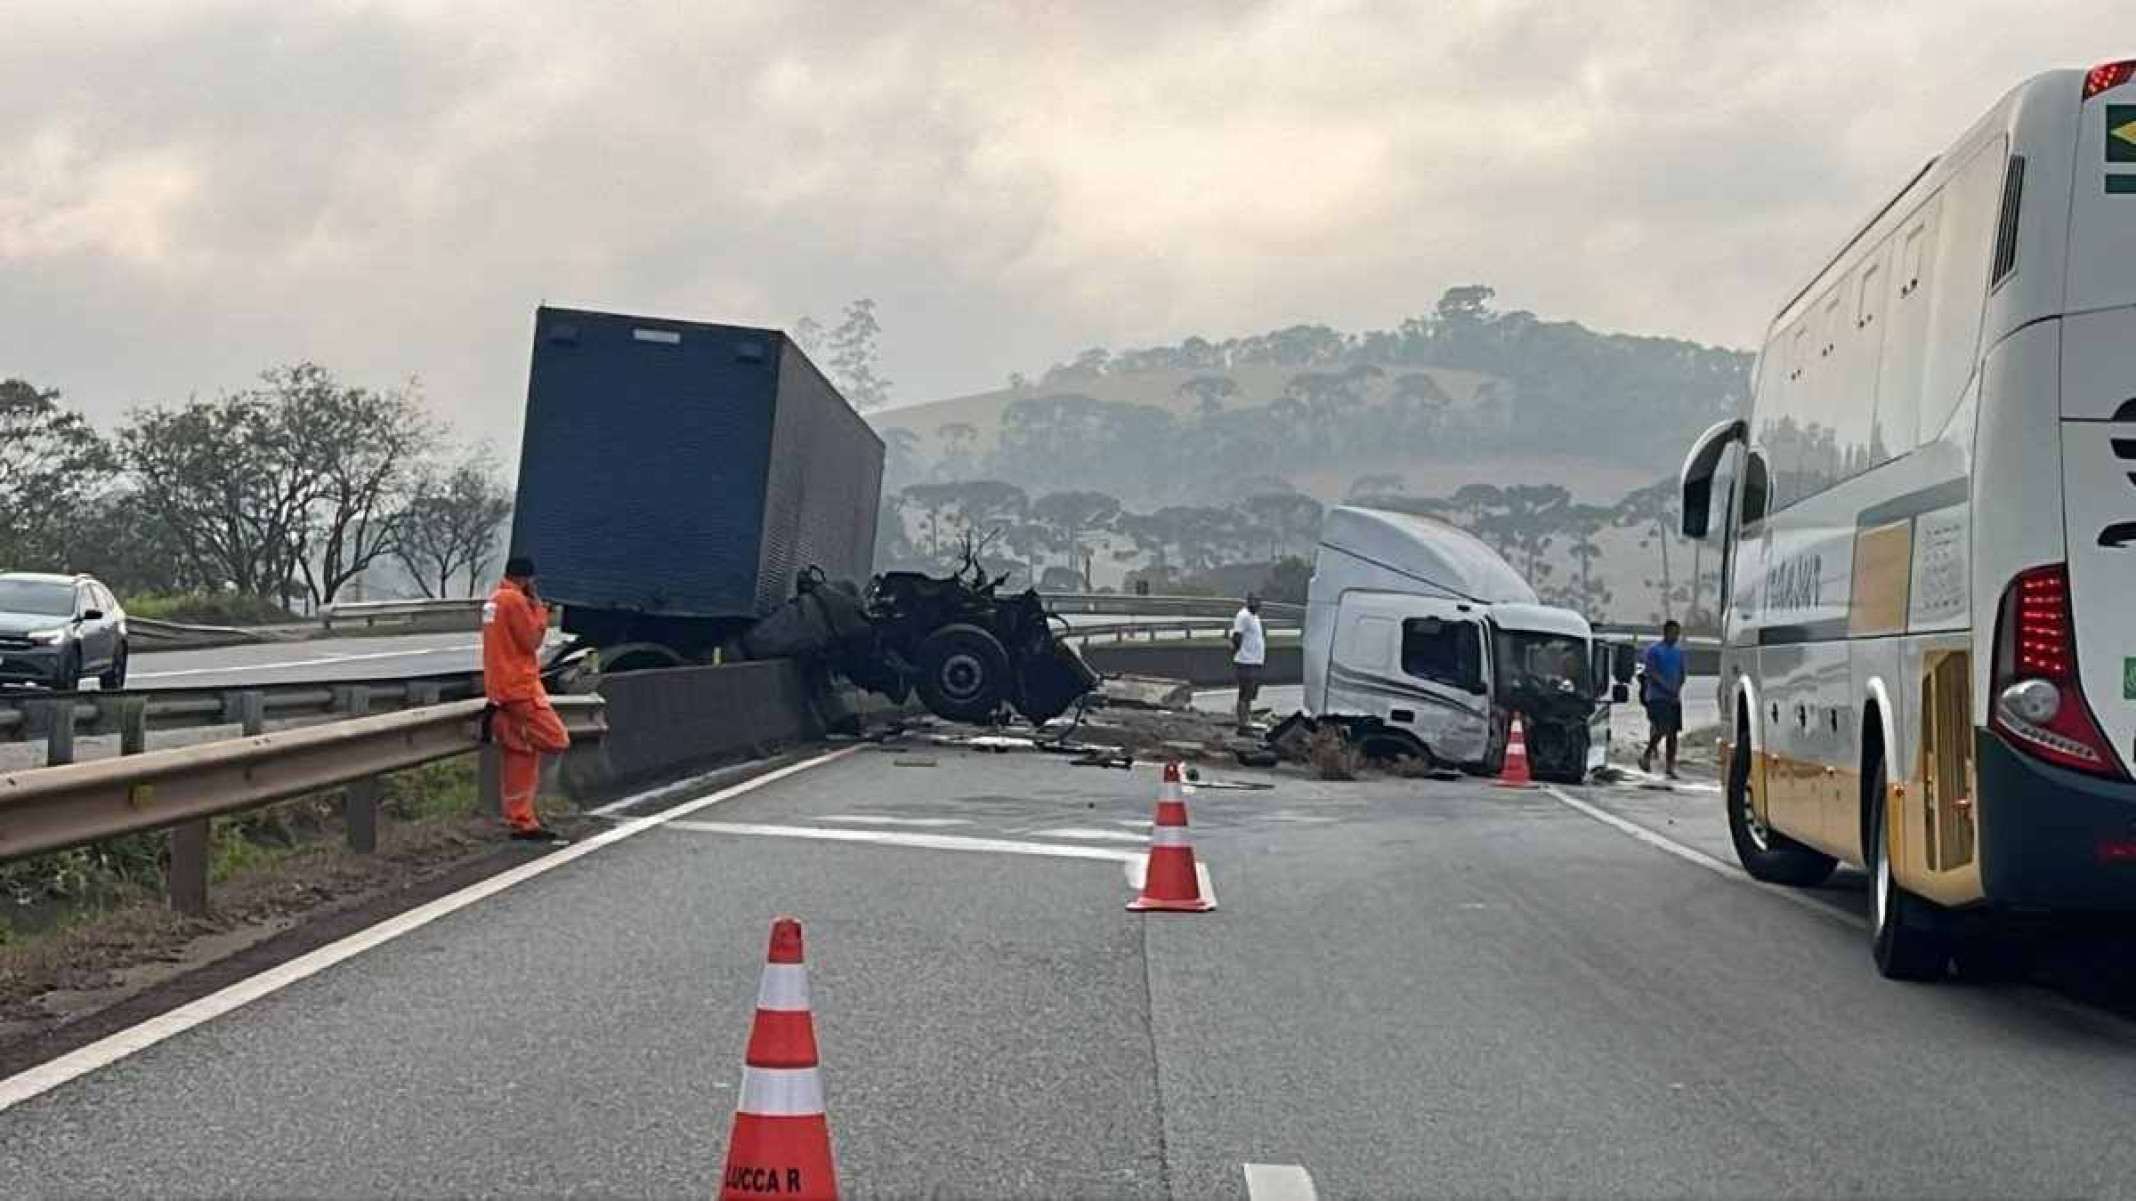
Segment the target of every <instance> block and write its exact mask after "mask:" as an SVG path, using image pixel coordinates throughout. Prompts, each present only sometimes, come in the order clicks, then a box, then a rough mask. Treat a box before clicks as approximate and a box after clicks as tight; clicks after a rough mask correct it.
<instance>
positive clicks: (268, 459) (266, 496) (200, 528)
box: [119, 393, 318, 601]
mask: <svg viewBox="0 0 2136 1201" xmlns="http://www.w3.org/2000/svg"><path fill="white" fill-rule="evenodd" d="M282 418H283V414H282V413H281V412H280V411H279V410H278V409H277V408H276V407H275V406H274V405H273V404H271V403H270V402H269V401H268V400H267V399H266V398H265V397H263V396H262V395H260V394H258V393H241V394H236V395H226V396H222V397H219V398H217V399H215V400H199V399H193V400H188V401H186V402H185V403H184V404H183V405H180V406H178V407H175V408H171V407H163V406H158V407H155V408H150V409H143V410H138V411H136V412H135V413H134V414H133V416H132V417H131V418H130V419H129V420H128V422H127V424H126V426H125V427H124V428H123V429H121V430H120V432H119V452H120V456H121V459H122V461H123V462H124V464H125V466H126V469H127V470H128V472H129V473H131V475H132V476H133V478H134V481H135V484H136V487H137V489H138V492H137V495H138V497H139V500H140V503H141V505H142V507H143V509H144V510H145V511H147V512H151V513H154V514H156V515H157V516H158V518H159V520H160V521H161V522H162V524H163V526H164V528H165V529H166V530H167V532H168V533H169V536H170V538H171V541H172V549H173V551H174V552H175V553H177V554H179V555H181V556H183V557H185V558H186V559H187V560H188V561H189V562H190V563H191V564H192V565H193V570H192V572H191V574H192V575H193V576H194V577H195V578H199V579H202V580H209V581H216V582H219V583H221V584H225V585H227V586H229V587H232V588H235V589H237V590H238V591H240V592H243V593H246V594H249V595H252V596H257V597H262V598H266V599H271V600H276V601H285V600H287V599H288V594H289V591H290V587H291V585H292V583H293V581H294V577H295V575H296V568H297V560H298V559H299V557H300V555H301V547H302V541H303V539H302V531H303V529H304V525H305V522H306V521H307V520H308V518H309V515H310V512H311V506H312V504H313V502H314V501H315V500H316V499H317V487H318V479H317V473H316V471H315V470H314V469H313V467H312V466H311V465H310V464H308V463H305V462H304V461H303V460H302V458H301V456H300V455H299V454H297V453H296V452H295V449H296V445H297V440H296V439H295V438H294V437H293V436H292V433H291V430H290V428H289V425H288V423H287V422H285V421H284V420H283V419H282Z"/></svg>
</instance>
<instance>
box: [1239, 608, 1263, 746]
mask: <svg viewBox="0 0 2136 1201" xmlns="http://www.w3.org/2000/svg"><path fill="white" fill-rule="evenodd" d="M1267 662H1268V636H1267V634H1266V633H1264V632H1263V631H1262V629H1261V598H1260V597H1259V596H1257V595H1255V594H1253V593H1251V592H1249V593H1247V594H1246V607H1245V608H1243V609H1240V610H1239V611H1238V615H1237V616H1236V617H1233V618H1232V619H1231V670H1232V672H1233V673H1234V674H1236V675H1237V677H1238V682H1239V733H1241V734H1252V733H1253V702H1254V698H1255V697H1258V696H1259V695H1260V694H1261V668H1262V667H1263V665H1265V664H1266V663H1267Z"/></svg>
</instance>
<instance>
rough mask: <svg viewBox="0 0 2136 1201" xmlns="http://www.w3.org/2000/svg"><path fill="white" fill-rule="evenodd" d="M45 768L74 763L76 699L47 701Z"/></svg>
mask: <svg viewBox="0 0 2136 1201" xmlns="http://www.w3.org/2000/svg"><path fill="white" fill-rule="evenodd" d="M45 705H46V710H45V714H46V721H45V766H47V767H60V766H63V765H65V764H68V763H72V762H74V698H73V697H62V698H61V699H59V700H56V701H46V702H45Z"/></svg>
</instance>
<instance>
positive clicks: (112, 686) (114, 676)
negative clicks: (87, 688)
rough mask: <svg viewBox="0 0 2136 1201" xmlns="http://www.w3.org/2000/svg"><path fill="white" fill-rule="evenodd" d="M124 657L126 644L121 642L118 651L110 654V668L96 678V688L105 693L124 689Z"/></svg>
mask: <svg viewBox="0 0 2136 1201" xmlns="http://www.w3.org/2000/svg"><path fill="white" fill-rule="evenodd" d="M126 657H127V651H126V644H125V643H123V642H121V643H120V644H119V649H117V650H115V651H113V652H112V653H111V666H110V667H109V668H108V669H106V670H105V672H104V674H103V675H100V676H98V677H97V678H96V686H97V687H98V688H100V689H102V690H104V691H105V692H117V691H118V690H119V689H121V688H124V687H126Z"/></svg>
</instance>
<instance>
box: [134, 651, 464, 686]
mask: <svg viewBox="0 0 2136 1201" xmlns="http://www.w3.org/2000/svg"><path fill="white" fill-rule="evenodd" d="M480 649H482V644H481V643H479V642H470V643H468V644H466V645H465V646H433V647H421V648H418V649H415V650H401V651H366V652H365V653H363V654H360V655H320V656H317V657H315V658H310V659H285V660H283V661H282V662H280V663H225V664H223V665H222V666H220V667H188V668H185V669H184V670H181V671H137V672H133V673H132V674H130V675H128V676H127V677H126V678H127V679H129V680H174V679H177V678H178V677H179V676H221V675H236V674H239V673H242V672H248V671H284V670H287V669H289V668H292V667H321V666H324V665H326V664H328V663H360V662H364V661H366V660H370V659H410V658H414V657H415V656H417V655H460V654H465V653H467V652H468V651H473V650H480Z"/></svg>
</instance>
